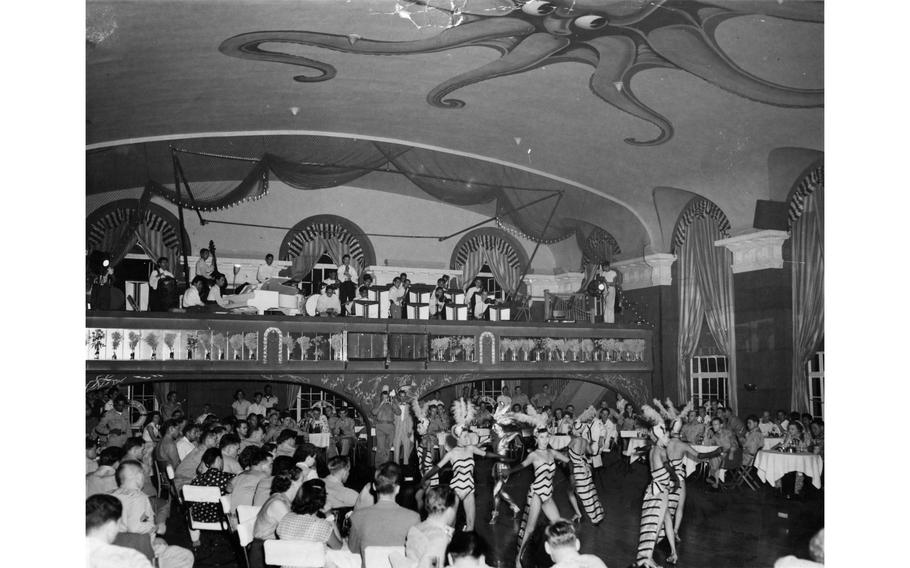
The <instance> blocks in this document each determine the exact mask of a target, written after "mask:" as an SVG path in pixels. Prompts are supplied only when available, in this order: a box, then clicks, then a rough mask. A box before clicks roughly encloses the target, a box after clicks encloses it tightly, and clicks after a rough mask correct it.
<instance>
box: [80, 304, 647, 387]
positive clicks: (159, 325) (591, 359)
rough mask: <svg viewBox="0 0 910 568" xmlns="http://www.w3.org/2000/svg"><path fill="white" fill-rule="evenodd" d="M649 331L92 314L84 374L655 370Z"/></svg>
mask: <svg viewBox="0 0 910 568" xmlns="http://www.w3.org/2000/svg"><path fill="white" fill-rule="evenodd" d="M651 338H652V332H651V331H650V330H647V329H640V328H636V329H620V328H615V327H603V326H594V325H591V324H587V323H574V324H565V323H536V322H535V323H528V322H487V321H402V320H368V319H359V318H299V317H285V316H270V315H266V316H238V315H227V314H186V313H181V314H176V313H162V314H156V313H142V314H141V315H140V314H137V313H134V312H89V313H88V314H87V317H86V336H85V349H86V360H87V362H88V363H87V367H88V368H89V370H91V371H102V370H109V371H116V370H123V371H126V370H132V371H138V370H155V371H158V372H164V371H168V370H171V371H174V372H189V371H205V372H218V371H224V372H243V371H247V372H250V371H260V370H262V369H263V368H264V366H268V368H269V369H270V370H278V369H282V370H283V369H287V370H289V371H291V370H292V371H294V372H307V371H312V372H327V371H329V370H333V371H343V370H360V371H363V370H370V369H376V370H381V369H391V370H396V369H401V370H404V369H408V370H419V369H424V370H430V371H433V370H437V371H441V370H453V369H461V370H470V369H478V370H479V369H482V368H488V367H490V366H493V365H495V366H497V368H498V369H512V370H520V369H525V370H534V371H539V370H546V369H550V370H554V369H562V370H569V369H575V370H579V371H580V370H585V371H594V370H615V371H650V370H651V369H652V354H651V348H652V339H651Z"/></svg>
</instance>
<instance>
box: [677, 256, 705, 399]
mask: <svg viewBox="0 0 910 568" xmlns="http://www.w3.org/2000/svg"><path fill="white" fill-rule="evenodd" d="M693 248H694V246H693V245H688V246H687V245H686V243H683V245H682V246H681V247H680V249H679V265H678V266H679V332H678V341H677V359H676V382H677V387H678V389H679V399H680V400H688V399H689V398H690V397H691V396H692V392H691V388H690V387H691V385H690V384H689V361H690V360H691V359H692V357H693V356H694V355H695V350H696V349H697V348H698V339H699V337H701V328H702V322H704V302H703V300H702V297H701V290H700V289H699V286H698V276H697V271H696V269H695V262H694V261H693V258H692V257H693V251H692V249H693Z"/></svg>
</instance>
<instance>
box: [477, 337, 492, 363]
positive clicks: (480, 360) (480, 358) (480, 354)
mask: <svg viewBox="0 0 910 568" xmlns="http://www.w3.org/2000/svg"><path fill="white" fill-rule="evenodd" d="M486 338H489V339H490V364H491V365H495V364H496V349H495V346H496V338H495V337H494V336H493V333H492V332H489V331H485V332H483V333H481V334H480V339H479V343H480V345H478V346H477V363H478V364H481V365H482V364H483V340H484V339H486Z"/></svg>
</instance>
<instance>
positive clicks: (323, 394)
mask: <svg viewBox="0 0 910 568" xmlns="http://www.w3.org/2000/svg"><path fill="white" fill-rule="evenodd" d="M304 399H305V400H304ZM317 402H328V403H329V404H331V405H332V406H334V407H335V410H336V411H337V410H338V409H339V408H340V407H341V403H342V402H344V399H342V398H341V397H340V396H336V395H335V394H333V393H331V392H329V391H327V390H325V389H321V388H319V387H312V386H308V385H301V386H300V391H299V392H298V393H297V422H300V419H301V418H303V412H304V410H309V409H310V408H312V407H313V404H315V403H317ZM348 408H350V406H349V407H348ZM350 412H353V413H354V414H351V417H355V416H354V415H355V414H356V413H357V412H356V411H355V410H354V409H351V411H350Z"/></svg>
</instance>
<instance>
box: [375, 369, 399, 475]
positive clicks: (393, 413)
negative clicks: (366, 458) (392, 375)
mask: <svg viewBox="0 0 910 568" xmlns="http://www.w3.org/2000/svg"><path fill="white" fill-rule="evenodd" d="M370 414H372V415H373V419H374V423H375V427H376V465H377V466H378V465H379V464H383V463H385V462H387V461H389V452H390V451H391V449H392V440H394V439H395V422H396V418H397V417H398V416H399V415H400V414H401V408H399V407H398V405H397V404H394V403H393V402H392V399H391V396H390V395H389V386H388V385H385V386H383V387H382V393H381V394H380V395H379V404H378V405H377V406H376V407H375V408H373V410H372V411H370Z"/></svg>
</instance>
